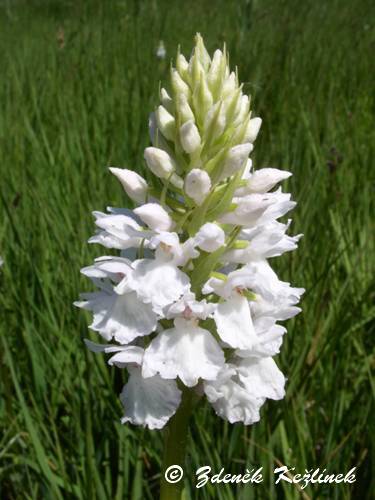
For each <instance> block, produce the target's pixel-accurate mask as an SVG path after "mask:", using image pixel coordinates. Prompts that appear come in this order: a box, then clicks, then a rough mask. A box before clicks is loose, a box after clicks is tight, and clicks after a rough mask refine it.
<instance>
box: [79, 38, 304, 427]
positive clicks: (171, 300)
mask: <svg viewBox="0 0 375 500" xmlns="http://www.w3.org/2000/svg"><path fill="white" fill-rule="evenodd" d="M160 99H161V105H160V106H159V107H158V108H157V109H156V111H155V112H154V113H152V114H151V116H150V120H149V130H150V136H151V142H152V146H151V147H147V148H146V150H145V152H144V158H145V161H146V164H147V167H148V169H149V175H148V178H149V182H146V180H145V179H144V178H143V177H141V176H140V175H139V174H138V173H136V172H134V171H131V170H127V169H120V168H111V169H110V170H111V172H112V173H113V174H114V175H115V176H116V177H117V178H118V180H119V181H120V182H121V184H122V186H123V188H124V190H125V192H126V194H127V196H128V197H129V198H130V199H131V200H132V201H133V202H134V204H135V205H136V208H134V210H129V209H122V208H111V207H110V208H108V211H107V213H102V212H94V216H95V219H96V226H97V228H98V231H97V233H96V234H95V235H94V236H93V237H92V238H91V239H90V240H89V241H90V242H91V243H99V244H101V245H103V246H104V247H106V248H111V249H118V250H120V251H121V252H120V254H119V256H116V257H115V256H105V257H100V258H98V259H96V260H95V263H94V264H93V265H92V266H90V267H86V268H84V269H82V273H83V274H84V275H85V276H87V277H89V278H90V279H91V280H92V282H93V283H94V284H95V285H96V286H97V288H98V290H97V291H95V292H93V293H86V294H83V295H82V298H81V300H80V301H79V302H77V303H76V305H78V306H79V307H82V308H84V309H87V310H89V311H92V313H93V322H92V324H91V325H90V328H91V329H92V330H94V331H96V332H98V333H99V334H100V335H101V336H102V337H103V338H104V339H105V340H106V341H107V342H112V343H109V344H95V343H93V342H91V341H88V340H87V341H86V344H87V346H88V347H89V348H90V349H91V350H93V351H95V352H98V351H104V352H105V353H110V354H111V357H110V358H109V361H108V363H109V364H110V365H115V366H117V367H119V368H126V370H127V372H128V381H127V383H126V385H125V386H124V388H123V390H122V393H121V401H122V403H123V405H124V409H125V414H124V417H123V419H122V421H123V422H128V421H129V422H131V423H133V424H138V425H146V426H148V427H149V428H151V429H155V428H156V429H160V428H162V427H163V426H164V425H165V424H166V423H167V422H168V420H169V419H170V418H171V417H172V415H174V413H175V412H176V410H177V408H178V407H179V405H180V402H181V397H182V392H183V391H186V390H191V391H195V392H196V393H199V394H201V395H203V394H205V396H206V397H207V399H208V401H209V402H210V403H211V405H212V406H213V408H214V409H215V411H216V413H217V414H218V415H220V416H221V417H223V418H225V419H227V420H229V422H232V423H233V422H243V423H244V424H252V423H254V422H257V421H258V420H259V418H260V416H259V410H260V407H261V406H262V405H263V403H264V402H265V400H266V399H267V398H271V399H281V398H282V397H283V396H284V384H285V378H284V376H283V374H282V373H281V371H280V370H279V368H278V367H277V365H276V363H275V362H274V360H273V359H272V357H273V356H274V355H275V354H277V353H278V352H279V349H280V346H281V343H282V338H283V335H284V333H285V332H286V330H285V328H284V327H283V326H281V325H279V324H278V322H279V321H283V320H286V319H288V318H291V317H292V316H294V315H296V314H297V313H298V312H299V311H300V309H299V308H298V307H297V306H296V304H297V303H298V301H299V299H300V296H301V294H302V293H303V291H304V290H303V289H301V288H293V287H291V286H290V284H289V283H286V282H283V281H280V280H279V279H278V277H277V275H276V274H275V272H274V271H273V270H272V268H271V266H270V264H269V263H268V259H269V258H271V257H276V256H279V255H281V254H283V253H284V252H287V251H290V250H294V249H295V248H296V247H297V242H298V240H299V238H300V235H298V236H288V235H287V234H286V232H287V230H288V227H289V224H290V220H288V221H287V222H286V223H282V222H279V221H278V219H279V218H280V217H282V216H283V215H285V214H286V213H287V212H288V211H289V210H291V209H292V208H293V207H294V206H295V202H293V201H291V197H290V195H289V194H286V193H284V192H282V191H281V188H278V189H276V186H277V184H278V183H279V182H281V181H282V180H284V179H286V178H288V177H289V176H290V175H291V174H290V173H289V172H286V171H281V170H278V169H274V168H264V169H260V170H253V168H252V162H251V160H250V159H249V154H250V153H251V151H252V149H253V143H254V141H255V139H256V136H257V134H258V131H259V128H260V125H261V119H260V118H251V116H250V115H251V113H250V101H249V97H248V96H246V95H244V94H243V92H242V86H241V85H239V83H238V79H237V74H236V73H234V72H230V70H229V66H228V60H227V54H226V51H225V49H224V50H223V51H220V50H216V52H215V53H214V55H213V57H212V59H211V58H210V56H209V54H208V53H207V51H206V49H205V47H204V44H203V41H202V38H201V37H200V36H199V35H197V37H196V44H195V48H194V50H193V54H192V56H191V58H190V60H189V61H187V60H186V59H185V57H184V56H183V55H182V54H180V53H179V54H178V55H177V59H176V68H172V69H171V87H170V91H169V92H167V90H165V89H164V88H162V89H161V91H160ZM274 188H275V189H274Z"/></svg>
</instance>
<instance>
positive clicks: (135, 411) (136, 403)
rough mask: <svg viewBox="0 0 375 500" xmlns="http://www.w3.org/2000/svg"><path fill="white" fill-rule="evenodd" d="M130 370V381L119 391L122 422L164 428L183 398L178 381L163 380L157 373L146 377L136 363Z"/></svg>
mask: <svg viewBox="0 0 375 500" xmlns="http://www.w3.org/2000/svg"><path fill="white" fill-rule="evenodd" d="M129 372H130V376H129V380H128V383H127V384H126V385H125V386H124V388H123V389H122V392H121V395H120V399H121V402H122V404H123V405H124V409H125V414H124V417H123V418H122V419H121V422H122V423H123V424H124V423H126V422H131V423H132V424H135V425H143V426H146V427H148V428H149V429H161V428H162V427H164V426H165V424H166V423H167V422H168V420H169V419H170V418H171V417H172V416H173V415H174V414H175V413H176V410H177V408H178V406H179V405H180V402H181V391H180V390H179V389H178V387H177V384H176V382H175V381H174V380H167V381H166V380H163V379H161V378H160V377H159V376H158V375H155V376H154V377H151V378H147V379H144V378H143V377H142V375H141V370H140V369H139V368H135V367H132V368H130V369H129Z"/></svg>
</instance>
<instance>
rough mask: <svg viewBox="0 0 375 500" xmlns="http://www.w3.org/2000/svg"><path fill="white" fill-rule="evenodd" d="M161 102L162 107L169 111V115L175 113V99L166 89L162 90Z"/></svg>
mask: <svg viewBox="0 0 375 500" xmlns="http://www.w3.org/2000/svg"><path fill="white" fill-rule="evenodd" d="M160 100H161V103H162V105H163V106H164V107H165V109H166V110H167V111H169V113H172V112H173V99H172V98H171V96H170V95H169V94H168V92H167V91H166V90H165V89H164V88H162V89H161V90H160Z"/></svg>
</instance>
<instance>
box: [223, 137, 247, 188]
mask: <svg viewBox="0 0 375 500" xmlns="http://www.w3.org/2000/svg"><path fill="white" fill-rule="evenodd" d="M252 149H253V145H252V144H250V143H247V144H239V145H238V146H234V147H233V148H231V149H230V150H229V151H228V154H227V157H226V159H225V163H224V167H223V170H222V173H221V175H220V180H222V179H225V178H226V177H230V176H231V175H233V174H235V173H237V172H238V171H239V170H240V169H241V168H242V167H243V166H245V162H246V160H247V157H248V156H249V154H250V152H251V151H252Z"/></svg>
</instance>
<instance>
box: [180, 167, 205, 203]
mask: <svg viewBox="0 0 375 500" xmlns="http://www.w3.org/2000/svg"><path fill="white" fill-rule="evenodd" d="M184 190H185V192H186V194H187V195H188V196H190V198H191V199H193V200H194V201H195V203H196V204H197V205H201V204H202V203H203V202H204V200H205V198H206V196H207V195H208V193H209V192H210V190H211V179H210V176H209V175H208V173H207V172H205V171H204V170H201V169H200V168H193V170H191V171H190V172H189V173H188V174H187V176H186V179H185V184H184Z"/></svg>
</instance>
